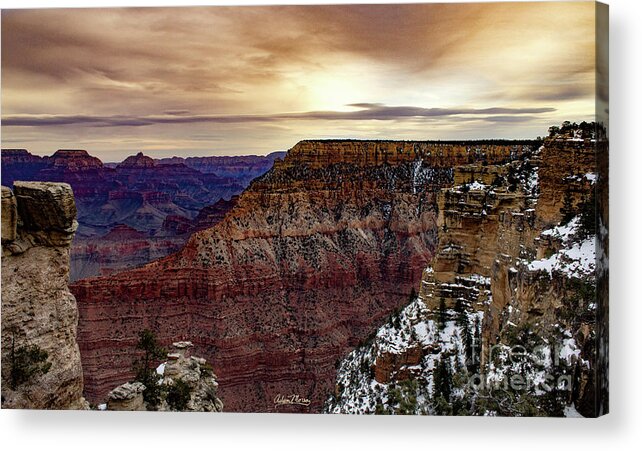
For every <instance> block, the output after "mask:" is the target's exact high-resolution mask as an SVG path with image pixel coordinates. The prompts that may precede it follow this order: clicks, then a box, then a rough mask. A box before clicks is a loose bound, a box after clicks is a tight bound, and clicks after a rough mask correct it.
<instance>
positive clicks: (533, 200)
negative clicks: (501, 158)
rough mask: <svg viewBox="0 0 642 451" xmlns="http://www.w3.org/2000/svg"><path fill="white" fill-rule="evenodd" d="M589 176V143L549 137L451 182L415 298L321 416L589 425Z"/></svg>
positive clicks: (592, 400)
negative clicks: (499, 418) (551, 420)
mask: <svg viewBox="0 0 642 451" xmlns="http://www.w3.org/2000/svg"><path fill="white" fill-rule="evenodd" d="M596 162H597V160H596V143H595V141H594V140H591V139H581V140H578V139H572V138H558V137H551V138H549V139H547V140H546V141H545V142H544V145H543V146H542V147H541V148H540V149H538V151H536V152H532V153H527V154H525V155H523V156H521V157H520V158H518V159H517V160H516V161H513V162H510V163H507V164H501V165H493V164H489V165H480V164H471V165H465V166H460V167H457V168H455V173H454V186H453V187H449V188H444V189H443V190H442V191H441V192H440V193H439V196H438V200H437V204H438V210H439V217H438V227H439V246H438V249H437V251H436V253H435V257H434V259H433V260H432V262H431V264H430V266H428V267H427V268H426V270H425V271H424V275H423V277H422V281H421V285H420V289H419V296H418V298H417V299H416V300H413V301H412V302H411V303H410V304H409V305H408V306H406V307H405V308H404V309H403V310H402V311H401V312H400V313H398V314H395V315H393V316H392V317H391V319H390V321H389V322H388V323H387V324H386V325H385V326H383V327H382V328H380V329H379V330H378V332H377V333H376V334H374V335H373V336H372V337H371V339H370V340H369V342H368V343H367V345H366V346H363V347H361V348H359V349H358V350H355V351H354V352H353V353H351V354H350V355H349V356H348V358H346V359H345V360H344V361H343V362H342V363H341V365H340V369H339V376H338V379H337V385H336V390H335V393H334V395H333V396H332V397H331V398H330V399H329V400H328V403H327V405H326V410H327V411H329V412H337V413H338V412H343V413H386V412H387V413H426V414H459V415H461V414H468V415H470V414H474V415H555V416H561V415H568V414H577V412H579V413H580V414H582V415H584V416H596V415H598V414H599V412H601V411H603V410H602V406H601V405H600V401H599V398H598V397H597V395H596V393H597V390H596V387H595V385H596V379H597V371H596V356H597V354H596V331H597V329H596V323H595V315H596V309H597V305H596V303H597V299H596V290H595V287H596V269H597V267H596V265H597V261H596V252H595V249H596V245H595V240H596V228H598V227H597V221H598V219H597V218H598V216H596V214H595V199H594V194H593V193H594V189H595V186H596V185H595V183H596V182H597V181H599V179H600V177H599V176H598V173H597V167H596ZM604 230H606V229H604ZM600 233H602V232H600ZM603 235H605V232H604V233H603ZM600 239H601V240H603V239H604V238H600ZM604 301H606V299H604ZM513 381H517V382H513ZM418 400H422V401H418Z"/></svg>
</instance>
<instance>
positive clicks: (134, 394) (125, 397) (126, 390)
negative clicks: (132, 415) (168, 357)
mask: <svg viewBox="0 0 642 451" xmlns="http://www.w3.org/2000/svg"><path fill="white" fill-rule="evenodd" d="M144 391H145V386H144V385H143V384H141V383H140V382H125V383H124V384H122V385H119V386H118V387H116V388H114V389H113V390H112V391H110V392H109V394H108V395H107V410H125V411H132V410H134V411H141V410H146V409H145V400H144V399H143V392H144Z"/></svg>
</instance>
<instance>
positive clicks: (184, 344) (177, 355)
mask: <svg viewBox="0 0 642 451" xmlns="http://www.w3.org/2000/svg"><path fill="white" fill-rule="evenodd" d="M193 346H194V345H193V344H192V342H190V341H179V342H176V343H172V348H173V349H172V351H171V352H170V353H168V354H167V361H166V362H164V363H162V364H161V365H159V367H158V369H157V370H156V371H157V373H158V374H159V375H160V376H161V379H160V380H159V382H158V383H159V385H160V386H161V387H162V389H161V396H160V397H161V400H160V404H159V406H158V407H157V408H156V409H154V410H159V411H171V410H175V407H176V405H174V404H175V403H173V402H172V399H171V396H172V395H171V392H172V387H174V386H176V385H177V384H179V383H183V384H184V386H185V387H186V388H185V393H183V394H182V395H183V396H184V399H183V403H184V404H185V405H184V408H183V409H181V410H182V411H187V412H222V411H223V402H222V401H221V400H220V399H219V398H218V396H217V388H218V383H217V382H216V375H215V374H214V373H213V372H212V368H211V366H209V365H208V364H207V362H206V360H205V359H204V358H202V357H196V356H193V355H190V348H192V347H193ZM144 391H145V386H144V385H143V384H141V383H140V382H126V383H124V384H122V385H119V386H118V387H116V388H115V389H113V390H112V391H110V392H109V394H108V395H107V410H147V406H146V405H145V401H144V399H143V392H144Z"/></svg>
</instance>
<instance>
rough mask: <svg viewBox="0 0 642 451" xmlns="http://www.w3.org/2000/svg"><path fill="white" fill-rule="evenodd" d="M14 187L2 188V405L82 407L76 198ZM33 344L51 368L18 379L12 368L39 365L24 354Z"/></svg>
mask: <svg viewBox="0 0 642 451" xmlns="http://www.w3.org/2000/svg"><path fill="white" fill-rule="evenodd" d="M14 186H15V193H12V192H11V191H10V190H9V189H8V188H5V187H2V224H3V230H2V232H3V236H2V407H3V408H27V409H82V408H85V407H86V402H85V401H84V398H83V397H82V391H83V375H82V368H81V365H80V353H79V350H78V344H77V342H76V327H77V321H78V310H77V308H76V300H75V298H74V296H73V295H72V294H71V293H70V292H69V289H68V288H67V283H68V280H69V246H70V243H71V240H72V238H73V234H74V232H75V229H76V225H77V224H76V221H75V217H76V209H75V205H74V197H73V193H72V191H71V187H70V186H69V185H67V184H57V183H36V182H16V183H15V185H14ZM5 232H7V233H5ZM33 347H37V348H35V349H39V350H40V351H42V352H44V353H46V359H45V361H44V362H41V364H42V365H46V366H48V370H47V371H46V372H44V374H40V373H38V372H36V374H34V375H33V376H31V377H30V378H24V377H18V376H16V374H17V373H15V369H16V368H23V369H25V368H26V369H27V371H28V370H30V369H33V368H34V365H40V363H38V362H35V361H31V360H24V359H25V357H24V353H21V350H22V351H25V350H26V349H32V348H33ZM18 356H21V357H18ZM17 362H22V366H21V364H19V363H17ZM25 362H26V363H25ZM25 379H26V380H25Z"/></svg>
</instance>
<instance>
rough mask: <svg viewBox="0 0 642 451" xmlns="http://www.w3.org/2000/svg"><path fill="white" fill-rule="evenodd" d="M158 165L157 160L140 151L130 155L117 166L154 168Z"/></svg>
mask: <svg viewBox="0 0 642 451" xmlns="http://www.w3.org/2000/svg"><path fill="white" fill-rule="evenodd" d="M154 166H156V162H155V161H154V160H153V159H152V158H151V157H148V156H146V155H143V152H138V153H137V154H136V155H132V156H129V157H127V158H125V160H124V161H123V162H122V163H120V164H119V165H118V166H116V167H117V168H121V169H122V168H153V167H154Z"/></svg>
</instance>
